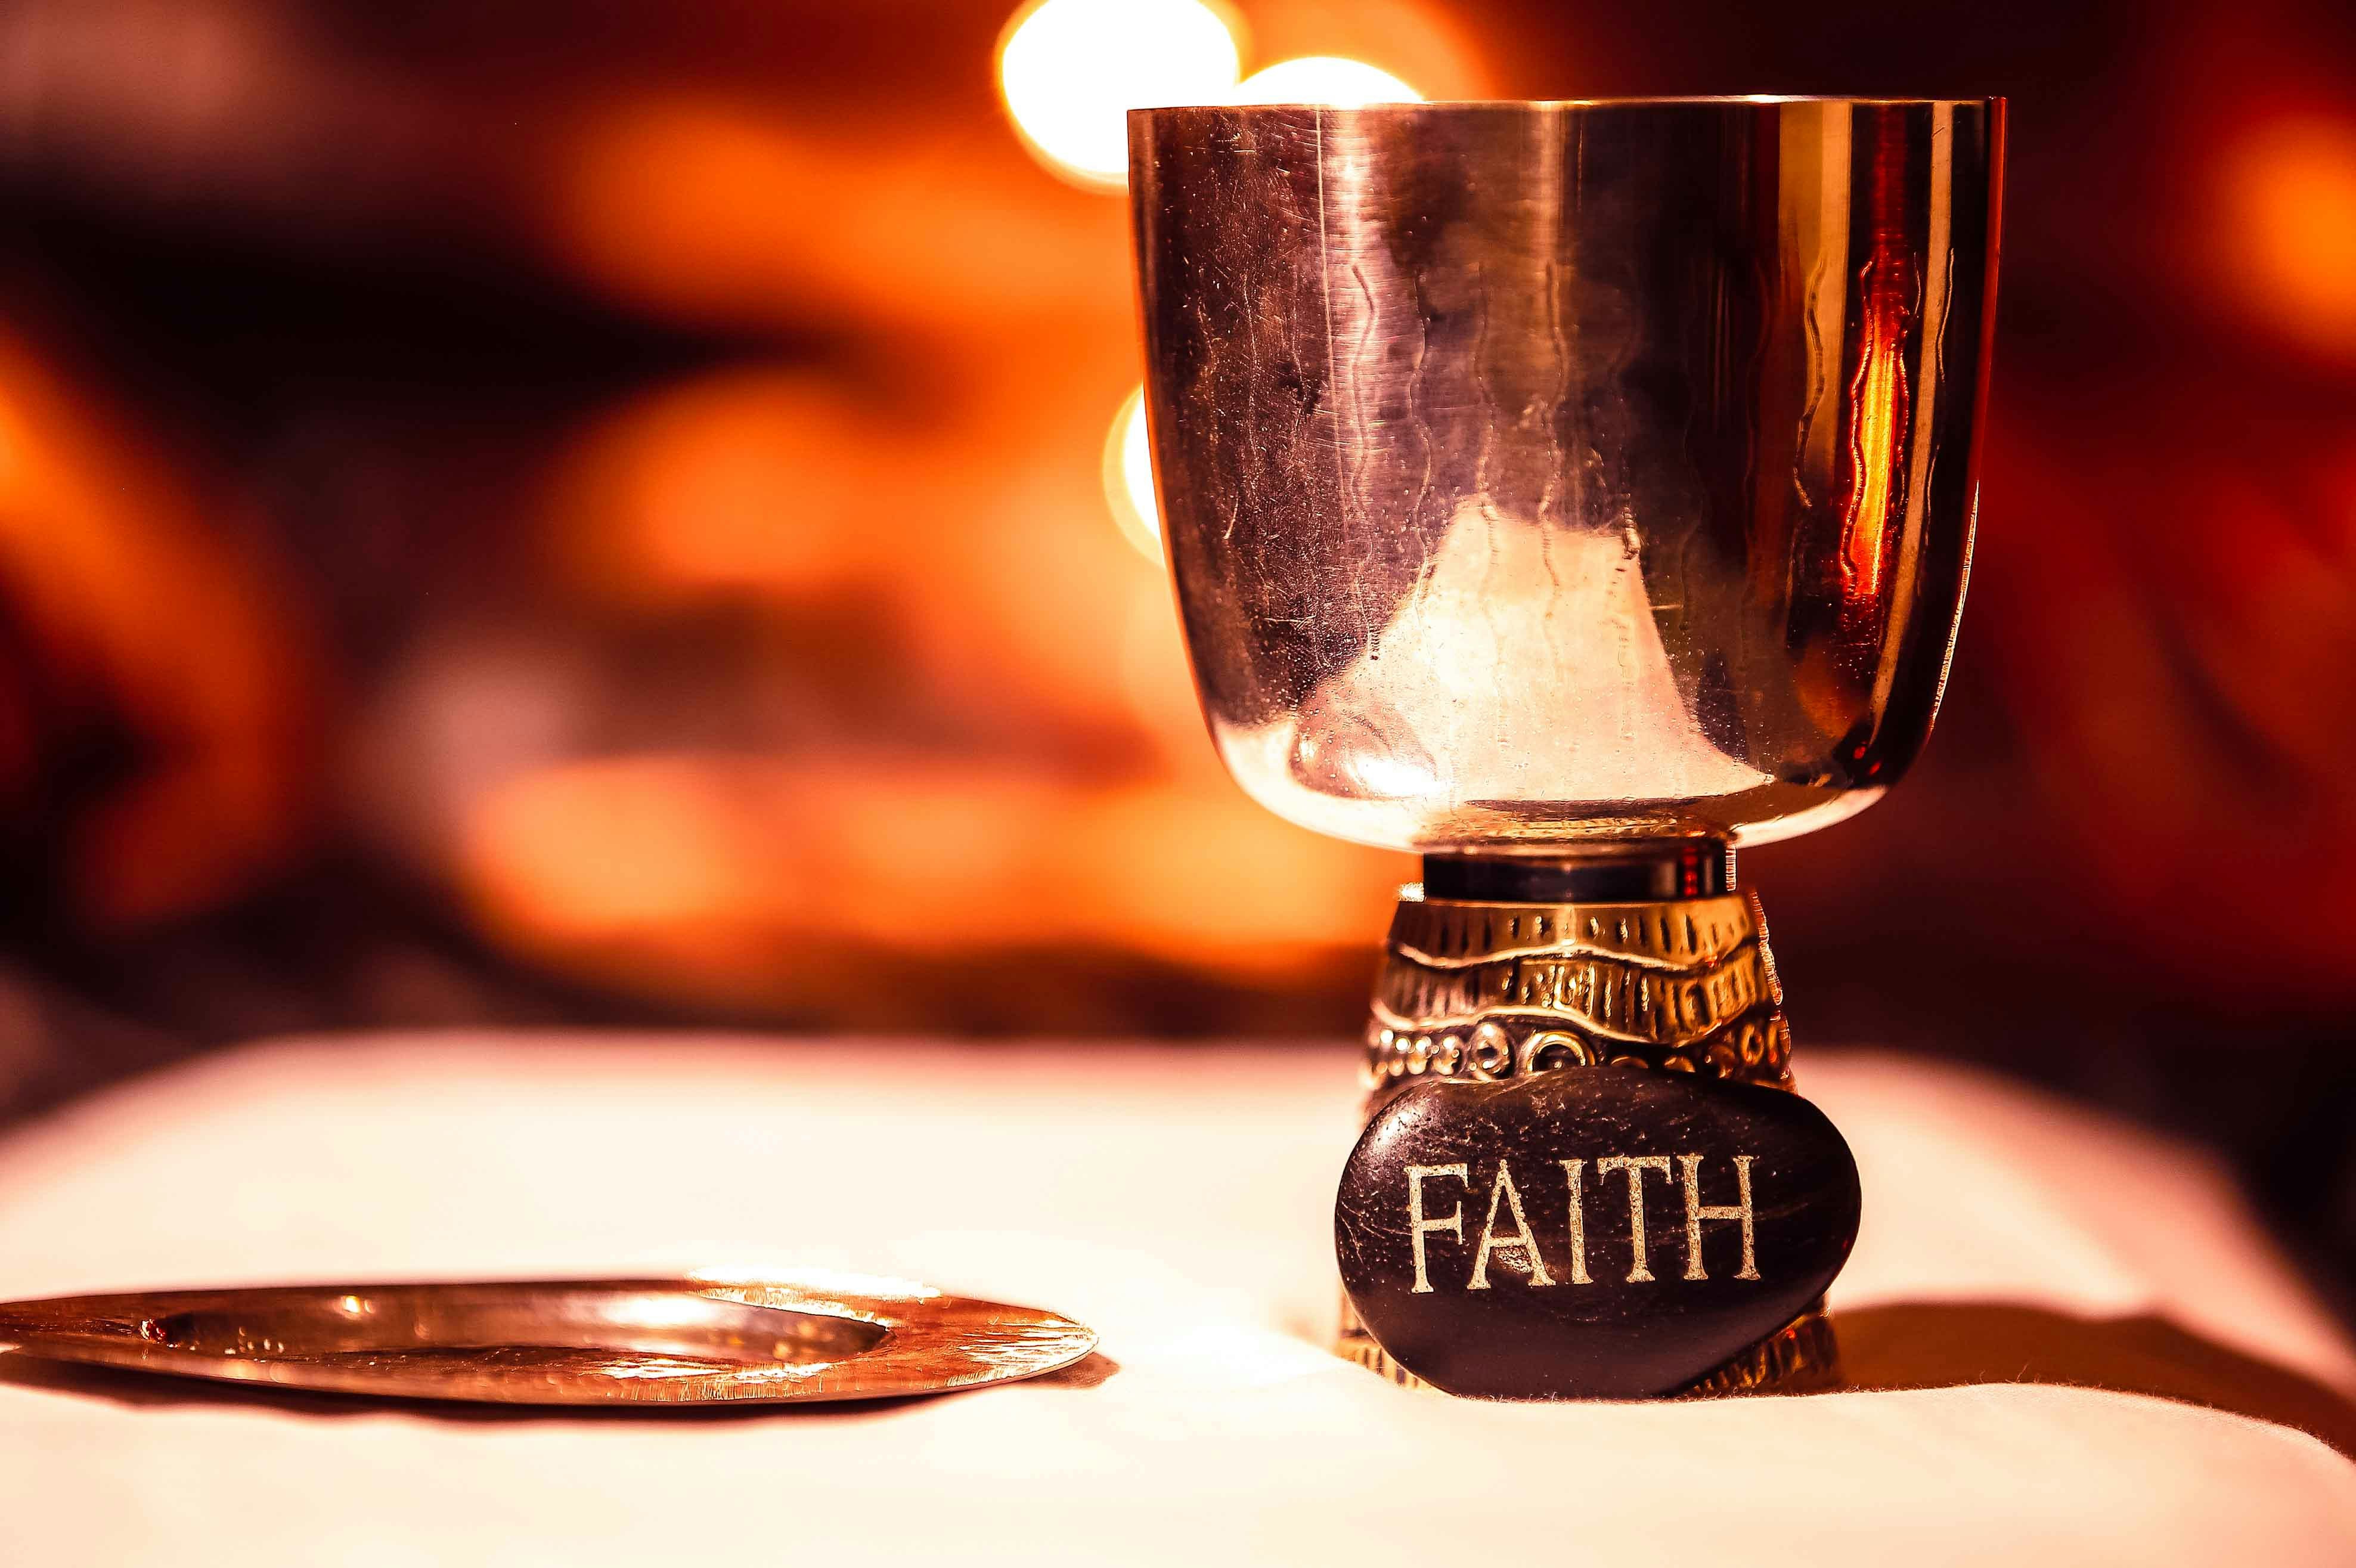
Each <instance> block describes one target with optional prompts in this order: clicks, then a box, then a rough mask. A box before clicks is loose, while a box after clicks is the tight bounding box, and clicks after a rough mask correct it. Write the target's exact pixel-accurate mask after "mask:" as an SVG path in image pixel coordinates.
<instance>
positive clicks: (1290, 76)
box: [1233, 55, 1423, 109]
mask: <svg viewBox="0 0 2356 1568" xmlns="http://www.w3.org/2000/svg"><path fill="white" fill-rule="evenodd" d="M1233 101H1234V102H1237V103H1325V104H1331V105H1333V107H1335V108H1340V109H1355V108H1356V107H1357V106H1358V105H1360V104H1362V103H1420V102H1423V94H1422V93H1420V92H1418V91H1416V90H1415V89H1414V88H1412V87H1409V86H1408V84H1407V83H1406V82H1404V81H1400V80H1399V79H1398V77H1396V76H1393V75H1392V74H1391V73H1390V72H1389V71H1387V70H1377V69H1376V67H1374V66H1371V65H1368V64H1366V63H1365V62H1364V61H1363V60H1355V59H1341V58H1339V57H1337V56H1334V55H1308V56H1304V57H1303V58H1301V59H1289V60H1284V61H1282V62H1280V63H1279V64H1276V65H1272V66H1269V68H1268V69H1267V70H1259V71H1255V72H1253V73H1252V75H1251V76H1250V78H1249V79H1248V80H1247V81H1245V82H1244V84H1243V85H1242V86H1241V87H1239V88H1237V89H1236V91H1235V97H1234V100H1233Z"/></svg>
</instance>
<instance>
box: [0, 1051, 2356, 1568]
mask: <svg viewBox="0 0 2356 1568" xmlns="http://www.w3.org/2000/svg"><path fill="white" fill-rule="evenodd" d="M1799 1065H1800V1069H1801V1072H1802V1087H1803V1088H1804V1090H1806V1092H1808V1093H1809V1094H1810V1095H1811V1096H1812V1097H1813V1098H1815V1099H1816V1100H1818V1101H1820V1102H1821V1103H1822V1104H1823V1106H1824V1107H1825V1109H1826V1112H1829V1113H1830V1114H1831V1116H1832V1117H1833V1119H1834V1120H1835V1121H1836V1122H1838V1123H1839V1125H1840V1126H1841V1128H1842V1130H1843V1131H1844V1132H1845V1133H1847V1136H1848V1137H1849V1139H1850V1141H1851V1143H1852V1144H1853V1145H1854V1146H1855V1148H1856V1150H1857V1154H1858V1163H1859V1165H1860V1167H1861V1169H1862V1172H1863V1176H1864V1182H1865V1190H1866V1219H1865V1228H1864V1230H1863V1232H1862V1234H1861V1236H1860V1239H1859V1242H1858V1250H1857V1254H1856V1258H1855V1260H1854V1262H1852V1263H1851V1264H1850V1266H1849V1269H1848V1272H1847V1273H1846V1274H1845V1275H1844V1276H1843V1277H1842V1279H1841V1281H1840V1283H1839V1284H1838V1285H1837V1287H1836V1290H1835V1294H1834V1304H1835V1306H1836V1309H1837V1311H1839V1312H1840V1313H1841V1314H1842V1315H1843V1316H1842V1318H1841V1320H1840V1321H1841V1324H1842V1328H1843V1332H1844V1335H1845V1336H1846V1338H1845V1343H1847V1345H1848V1346H1849V1347H1850V1348H1851V1357H1850V1360H1851V1363H1852V1367H1853V1372H1854V1376H1855V1377H1856V1378H1857V1379H1858V1380H1863V1381H1867V1382H1871V1383H1876V1384H1879V1385H1881V1386H1880V1387H1878V1388H1877V1389H1875V1390H1874V1391H1844V1392H1840V1393H1834V1394H1820V1395H1812V1396H1806V1397H1761V1398H1748V1399H1734V1400H1721V1401H1715V1402H1685V1403H1662V1404H1616V1405H1615V1404H1567V1405H1510V1404H1490V1403H1479V1402H1462V1401H1455V1400H1450V1399H1447V1398H1444V1397H1441V1396H1439V1395H1434V1394H1430V1393H1419V1392H1414V1391H1406V1390H1401V1389H1398V1388H1395V1387H1393V1386H1391V1385H1390V1384H1388V1383H1387V1382H1385V1381H1383V1380H1380V1379H1378V1378H1376V1377H1374V1376H1372V1375H1370V1374H1368V1373H1365V1372H1363V1371H1361V1370H1359V1369H1356V1368H1354V1367H1351V1366H1348V1365H1346V1364H1344V1363H1343V1362H1341V1361H1339V1360H1337V1359H1333V1357H1331V1356H1330V1355H1328V1354H1327V1353H1326V1352H1325V1350H1324V1349H1323V1343H1324V1340H1325V1338H1326V1337H1327V1335H1328V1333H1329V1332H1330V1330H1331V1326H1332V1322H1333V1306H1334V1294H1335V1290H1334V1282H1333V1262H1332V1240H1331V1218H1330V1216H1331V1204H1332V1197H1333V1182H1334V1178H1335V1176H1336V1175H1337V1173H1338V1171H1339V1169H1340V1165H1341V1161H1342V1157H1343V1155H1344V1153H1345V1152H1346V1150H1347V1147H1348V1144H1349V1142H1350V1140H1351V1138H1352V1136H1353V1135H1354V1133H1355V1127H1356V1108H1357V1105H1358V1103H1359V1090H1358V1089H1357V1087H1356V1080H1355V1070H1354V1055H1353V1053H1351V1052H1348V1051H1345V1050H1343V1049H1340V1048H1326V1047H1279V1046H1269V1047H1220V1048H1204V1047H1166V1046H1162V1047H1150V1046H1129V1045H1103V1046H1094V1047H1077V1046H1058V1047H948V1046H941V1045H925V1044H918V1043H908V1042H894V1041H883V1040H857V1039H846V1040H834V1041H810V1040H801V1041H784V1040H773V1039H763V1038H748V1037H717V1036H660V1037H648V1036H595V1035H577V1034H558V1035H520V1036H519V1035H498V1034H487V1033H451V1034H438V1035H428V1036H359V1037H348V1038H320V1039H307V1040H292V1041H285V1042H279V1043H268V1044H262V1045H258V1046H254V1047H248V1048H245V1049H242V1050H240V1051H236V1052H233V1053H230V1054H226V1055H222V1056H219V1057H216V1058H209V1059H207V1060H204V1061H201V1062H198V1063H197V1064H194V1065H192V1066H188V1067H186V1068H183V1069H177V1070H175V1071H172V1072H169V1073H166V1074H163V1075H160V1076H157V1077H155V1078H152V1079H145V1080H141V1081H137V1082H134V1083H131V1084H127V1085H124V1086H122V1087H119V1088H117V1089H115V1090H112V1091H109V1092H107V1093H104V1094H102V1095H100V1096H97V1097H95V1098H93V1099H91V1100H88V1101H83V1102H80V1103H79V1104H76V1105H74V1106H71V1107H69V1108H68V1109H66V1110H65V1111H63V1112H59V1113H58V1114H56V1115H54V1116H51V1117H49V1118H48V1119H47V1120H45V1121H42V1122H37V1123H35V1124H32V1125H30V1126H27V1127H25V1128H22V1129H19V1130H17V1131H16V1133H14V1134H13V1135H11V1136H10V1137H8V1138H7V1139H6V1140H5V1141H0V1292H5V1294H8V1295H11V1296H23V1295H36V1294H41V1295H46V1294H64V1293H69V1292H80V1291H91V1290H106V1289H131V1288H142V1287H155V1286H166V1285H176V1284H215V1283H269V1282H276V1283H285V1282H295V1281H305V1280H313V1281H339V1280H352V1281H373V1280H387V1279H422V1278H466V1277H477V1278H492V1277H528V1276H548V1275H563V1274H616V1273H640V1272H646V1271H649V1270H682V1271H683V1270H691V1269H692V1270H702V1271H707V1272H721V1273H743V1274H758V1273H761V1272H763V1271H764V1270H787V1271H799V1270H803V1269H808V1268H810V1267H814V1266H815V1267H831V1268H841V1269H849V1270H854V1271H858V1272H862V1273H882V1274H893V1275H898V1276H902V1277H905V1278H912V1279H920V1280H924V1281H926V1282H929V1283H935V1284H938V1285H941V1286H943V1287H945V1288H948V1289H953V1290H958V1291H964V1292H969V1293H971V1294H980V1295H986V1296H991V1297H996V1298H1000V1299H1003V1300H1009V1301H1016V1302H1023V1303H1027V1304H1033V1305H1041V1306H1045V1307H1049V1308H1052V1309H1054V1310H1056V1311H1060V1312H1063V1313H1066V1314H1067V1315H1069V1316H1074V1317H1076V1318H1078V1319H1080V1320H1081V1321H1083V1322H1086V1323H1087V1324H1089V1325H1091V1326H1094V1327H1096V1328H1097V1329H1098V1331H1099V1333H1100V1334H1101V1336H1102V1342H1101V1355H1102V1358H1103V1359H1101V1360H1098V1361H1095V1362H1092V1363H1088V1364H1086V1365H1085V1366H1084V1368H1083V1369H1082V1370H1081V1372H1080V1373H1078V1374H1077V1375H1074V1374H1065V1375H1061V1376H1058V1377H1056V1378H1053V1379H1049V1380H1041V1381H1039V1382H1035V1383H1030V1384H1022V1385H1015V1386H1012V1387H1006V1388H1000V1389H993V1390H986V1391H978V1392H973V1393H969V1394H963V1395H957V1396H952V1397H948V1398H942V1399H937V1400H927V1401H916V1402H904V1403H896V1404H892V1405H889V1406H885V1407H881V1408H867V1407H858V1406H849V1407H812V1408H809V1409H805V1410H800V1411H785V1412H723V1413H721V1414H718V1415H713V1416H709V1417H697V1416H691V1415H690V1416H658V1417H651V1418H635V1417H631V1416H628V1415H621V1416H603V1415H599V1416H589V1417H581V1416H573V1415H566V1414H557V1413H545V1414H543V1413H525V1414H501V1413H496V1412H493V1413H486V1412H477V1411H474V1410H470V1409H466V1408H458V1407H454V1408H452V1409H450V1410H448V1411H437V1410H435V1409H434V1408H433V1407H425V1406H417V1405H396V1404H386V1403H375V1402H366V1401H337V1400H333V1399H329V1398H326V1397H320V1396H306V1397H298V1398H296V1399H293V1400H282V1399H277V1398H273V1397H272V1396H270V1395H267V1394H262V1393H252V1392H246V1391H235V1390H231V1391H219V1392H217V1391H213V1390H212V1389H211V1388H210V1387H209V1386H208V1385H203V1384H198V1383H193V1382H182V1381H178V1380H156V1379H148V1380H142V1379H136V1378H131V1377H127V1376H124V1375H120V1374H118V1375H113V1376H111V1377H110V1376H106V1375H81V1374H75V1373H71V1372H68V1371H63V1370H59V1369H52V1368H45V1367H43V1366H41V1365H39V1364H37V1363H33V1362H30V1361H27V1360H26V1359H21V1358H16V1357H0V1563H6V1564H10V1565H15V1564H28V1565H29V1564H41V1565H51V1564H84V1563H89V1564H110V1565H111V1564H122V1563H171V1564H175V1565H177V1568H188V1565H191V1564H208V1563H238V1564H256V1565H259V1564H280V1563H284V1564H298V1563H299V1564H305V1565H318V1564H354V1565H360V1564H377V1563H500V1564H530V1563H552V1564H553V1563H563V1564H567V1565H570V1568H593V1565H597V1564H605V1563H617V1564H618V1563H674V1562H688V1561H691V1560H694V1559H696V1558H699V1557H703V1556H710V1557H712V1558H714V1559H718V1560H724V1561H727V1562H729V1563H771V1562H775V1563H917V1562H924V1563H1026V1564H1030V1563H1066V1562H1070V1563H1083V1562H1085V1563H1259V1562H1283V1563H1346V1564H1352V1565H1354V1568H1355V1565H1358V1564H1388V1563H1413V1564H1418V1565H1419V1568H1434V1565H1438V1564H1443V1563H1446V1564H1459V1563H1481V1562H1484V1561H1497V1562H1545V1563H1647V1564H1658V1563H1745V1564H1785V1563H1788V1564H1793V1565H1794V1568H1801V1565H1804V1568H1840V1565H1846V1564H1850V1563H1858V1564H1865V1563H1874V1564H1880V1563H1905V1564H1907V1565H1908V1568H1932V1565H1935V1564H1944V1563H1990V1562H1998V1561H2000V1562H2003V1563H2007V1564H2008V1565H2010V1568H2029V1565H2033V1564H2044V1563H2146V1564H2163V1563H2243V1562H2263V1563H2266V1564H2268V1568H2294V1565H2297V1564H2306V1563H2316V1564H2324V1563H2331V1564H2346V1563H2356V1466H2351V1463H2350V1461H2349V1460H2348V1459H2346V1458H2344V1457H2342V1455H2341V1454H2340V1452H2335V1450H2334V1448H2333V1447H2332V1446H2331V1445H2330V1444H2331V1443H2337V1444H2340V1446H2341V1447H2342V1448H2345V1447H2347V1446H2349V1445H2350V1444H2351V1441H2356V1437H2352V1436H2351V1434H2356V1420H2351V1412H2356V1403H2351V1401H2350V1394H2351V1391H2356V1356H2351V1351H2350V1348H2349V1347H2348V1346H2347V1345H2346V1343H2345V1342H2344V1341H2343V1340H2342V1338H2341V1337H2340V1335H2339V1333H2338V1331H2337V1329H2336V1328H2335V1326H2334V1325H2333V1324H2332V1323H2331V1321H2330V1320H2329V1317H2328V1316H2326V1315H2325V1314H2324V1313H2323V1312H2321V1311H2320V1310H2319V1307H2318V1306H2317V1305H2316V1304H2315V1303H2314V1302H2313V1301H2312V1300H2311V1299H2309V1297H2308V1295H2307V1294H2305V1293H2304V1292H2303V1290H2302V1289H2301V1287H2300V1285H2299V1284H2298V1283H2297V1279H2296V1278H2295V1276H2294V1274H2293V1273H2292V1272H2291V1271H2290V1270H2289V1269H2288V1268H2287V1267H2286V1264H2285V1262H2284V1261H2283V1260H2282V1259H2281V1258H2280V1257H2279V1256H2278V1255H2277V1254H2276V1252H2275V1251H2274V1250H2273V1249H2272V1247H2271V1245H2270V1244H2269V1243H2268V1242H2267V1240H2265V1237H2264V1236H2263V1234H2262V1233H2261V1231H2260V1230H2258V1228H2257V1227H2256V1225H2255V1224H2254V1221H2253V1220H2252V1219H2251V1217H2250V1215H2249V1214H2248V1213H2247V1212H2246V1211H2245V1210H2244V1207H2243V1206H2242V1204H2241V1202H2240V1201H2239V1199H2238V1198H2237V1197H2235V1196H2234V1195H2233V1189H2232V1187H2231V1185H2230V1184H2229V1183H2228V1182H2227V1181H2226V1180H2225V1179H2224V1178H2223V1176H2222V1174H2221V1173H2220V1172H2219V1171H2218V1170H2217V1169H2216V1168H2215V1167H2213V1166H2212V1165H2211V1164H2209V1163H2208V1162H2207V1161H2206V1160H2204V1159H2203V1158H2201V1157H2199V1156H2197V1155H2194V1154H2192V1153H2190V1152H2189V1151H2187V1150H2186V1149H2184V1148H2182V1147H2180V1146H2178V1145H2174V1144H2169V1143H2167V1142H2165V1141H2162V1140H2160V1139H2158V1138H2155V1137H2152V1136H2150V1135H2148V1134H2146V1133H2141V1132H2138V1131H2136V1130H2133V1129H2129V1128H2126V1127H2124V1126H2121V1125H2117V1124H2115V1123H2112V1122H2105V1121H2103V1120H2101V1119H2098V1118H2095V1117H2094V1116H2090V1115H2088V1114H2086V1113H2083V1112H2078V1111H2075V1110H2072V1109H2069V1108H2066V1107H2064V1106H2062V1105H2061V1104H2059V1103H2056V1102H2053V1101H2046V1100H2043V1099H2040V1098H2037V1097H2034V1096H2031V1095H2029V1094H2027V1093H2025V1092H2023V1091H2021V1090H2017V1089H2014V1088H2011V1087H2008V1086H2007V1085H2004V1084H2002V1083H1999V1082H1997V1081H1996V1080H1993V1079H1985V1078H1982V1077H1979V1076H1977V1075H1975V1074H1972V1073H1968V1072H1965V1071H1962V1070H1957V1069H1943V1068H1936V1067H1931V1066H1925V1065H1923V1064H1921V1063H1917V1062H1909V1061H1901V1060H1899V1059H1895V1058H1879V1057H1873V1056H1849V1055H1843V1054H1840V1053H1837V1052H1830V1051H1826V1050H1822V1049H1816V1048H1811V1049H1809V1050H1808V1051H1806V1052H1805V1053H1804V1054H1803V1056H1802V1057H1801V1058H1800V1064H1799ZM1989 1379H1994V1380H1989ZM2083 1382H2096V1383H2104V1384H2108V1385H2111V1386H2110V1387H2108V1388H2093V1387H2076V1386H2065V1385H2067V1384H2070V1383H2083ZM1941 1385H1955V1386H1941ZM2135 1390H2143V1391H2142V1392H2139V1391H2135ZM2153 1394H2165V1395H2169V1396H2170V1397H2166V1398H2162V1397H2152V1396H2153ZM2188 1401H2201V1402H2205V1403H2206V1404H2207V1405H2209V1406H2215V1407H2220V1408H2204V1407H2203V1405H2202V1404H2196V1403H2193V1402H2188ZM2262 1417H2271V1418H2273V1419H2262ZM2285 1423H2304V1424H2306V1425H2307V1426H2308V1427H2310V1428H2312V1429H2313V1430H2314V1431H2316V1432H2319V1433H2322V1434H2324V1435H2325V1437H2326V1438H2329V1442H2327V1441H2324V1440H2321V1439H2319V1437H2318V1436H2316V1435H2311V1434H2309V1433H2308V1432H2302V1431H2300V1430H2297V1429H2296V1427H2295V1426H2294V1425H2291V1424H2285Z"/></svg>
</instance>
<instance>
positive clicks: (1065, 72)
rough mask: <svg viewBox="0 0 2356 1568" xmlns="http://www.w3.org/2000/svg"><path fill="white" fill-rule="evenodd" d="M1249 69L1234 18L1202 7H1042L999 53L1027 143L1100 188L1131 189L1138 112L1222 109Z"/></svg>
mask: <svg viewBox="0 0 2356 1568" xmlns="http://www.w3.org/2000/svg"><path fill="white" fill-rule="evenodd" d="M1242 69H1243V61H1242V56H1241V54H1240V52H1239V51H1238V48H1237V43H1236V35H1235V29H1234V27H1233V26H1232V25H1231V23H1230V20H1229V18H1228V17H1227V16H1226V15H1225V14H1224V13H1223V12H1221V11H1219V10H1217V9H1215V8H1213V7H1212V6H1209V5H1204V4H1202V3H1201V0H1041V4H1039V5H1034V6H1033V7H1032V8H1031V9H1030V10H1029V11H1027V12H1025V13H1024V14H1023V16H1022V17H1021V19H1020V20H1018V21H1017V22H1016V23H1015V24H1014V25H1013V27H1011V28H1009V29H1008V30H1007V34H1006V40H1005V42H1004V43H1003V44H1001V46H1000V48H999V52H998V81H999V88H1000V91H1001V92H1002V93H1004V95H1005V98H1006V110H1007V113H1009V114H1011V115H1012V117H1013V120H1014V124H1015V128H1016V129H1017V130H1019V131H1020V132H1022V134H1023V140H1024V141H1025V142H1026V143H1028V144H1029V145H1030V147H1031V150H1032V151H1033V152H1034V153H1036V154H1037V155H1038V156H1039V157H1040V158H1041V159H1042V161H1044V163H1045V164H1046V165H1047V166H1048V167H1050V168H1052V169H1054V170H1055V172H1056V173H1058V174H1060V175H1063V176H1064V177H1066V178H1068V179H1072V180H1074V181H1076V182H1077V183H1079V184H1082V185H1087V186H1093V187H1096V188H1100V189H1119V188H1121V187H1122V186H1124V185H1126V184H1127V183H1128V180H1129V126H1128V121H1127V116H1128V113H1129V111H1130V110H1131V109H1143V108H1152V107H1156V106H1160V105H1163V104H1171V103H1215V102H1220V101H1222V100H1224V99H1225V98H1226V97H1227V95H1228V94H1229V93H1230V92H1231V91H1233V90H1234V88H1235V85H1236V78H1237V76H1238V75H1239V74H1240V73H1241V71H1242Z"/></svg>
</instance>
